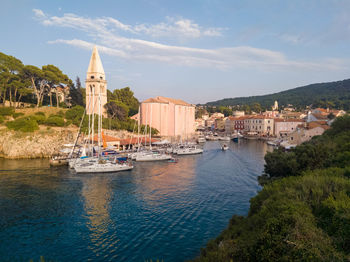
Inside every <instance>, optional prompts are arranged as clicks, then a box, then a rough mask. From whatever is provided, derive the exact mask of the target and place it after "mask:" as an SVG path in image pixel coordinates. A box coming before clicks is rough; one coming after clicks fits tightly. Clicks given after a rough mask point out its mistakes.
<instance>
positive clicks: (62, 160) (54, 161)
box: [50, 155, 68, 166]
mask: <svg viewBox="0 0 350 262" xmlns="http://www.w3.org/2000/svg"><path fill="white" fill-rule="evenodd" d="M65 165H68V158H67V157H66V156H60V155H56V156H52V158H51V159H50V166H65Z"/></svg>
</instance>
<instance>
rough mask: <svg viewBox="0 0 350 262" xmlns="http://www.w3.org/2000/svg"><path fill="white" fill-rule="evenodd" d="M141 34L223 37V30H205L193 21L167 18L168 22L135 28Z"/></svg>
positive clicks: (141, 25)
mask: <svg viewBox="0 0 350 262" xmlns="http://www.w3.org/2000/svg"><path fill="white" fill-rule="evenodd" d="M134 30H135V31H136V32H139V33H144V34H146V35H150V36H153V37H163V36H166V37H185V38H199V37H202V36H221V35H222V31H223V30H224V29H223V28H207V29H204V28H202V27H201V26H199V25H198V24H196V23H194V22H193V21H192V20H189V19H184V18H179V19H174V18H171V17H167V22H163V23H159V24H155V25H147V24H140V25H137V26H135V27H134Z"/></svg>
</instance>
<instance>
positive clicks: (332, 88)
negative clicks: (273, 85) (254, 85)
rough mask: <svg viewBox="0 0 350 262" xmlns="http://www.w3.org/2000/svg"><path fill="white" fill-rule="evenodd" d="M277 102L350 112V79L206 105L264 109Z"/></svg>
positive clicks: (228, 99)
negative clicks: (255, 106)
mask: <svg viewBox="0 0 350 262" xmlns="http://www.w3.org/2000/svg"><path fill="white" fill-rule="evenodd" d="M275 100H277V101H278V103H279V105H280V106H287V105H288V104H292V105H294V106H296V107H305V106H309V105H313V106H317V107H334V108H339V109H345V110H349V109H350V79H346V80H343V81H336V82H328V83H318V84H311V85H307V86H302V87H297V88H294V89H289V90H286V91H282V92H279V93H274V94H269V95H262V96H250V97H236V98H225V99H222V100H218V101H214V102H208V103H207V104H206V105H207V106H236V105H251V104H254V103H259V104H260V105H261V106H262V107H266V108H268V107H271V106H272V105H273V103H274V101H275Z"/></svg>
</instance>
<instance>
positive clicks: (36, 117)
mask: <svg viewBox="0 0 350 262" xmlns="http://www.w3.org/2000/svg"><path fill="white" fill-rule="evenodd" d="M28 117H29V118H30V119H32V120H35V121H36V122H37V123H38V124H39V125H43V124H45V122H46V117H45V114H44V115H42V114H35V115H30V116H28Z"/></svg>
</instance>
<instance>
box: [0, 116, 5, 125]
mask: <svg viewBox="0 0 350 262" xmlns="http://www.w3.org/2000/svg"><path fill="white" fill-rule="evenodd" d="M4 121H5V118H4V117H3V116H0V124H2V123H4Z"/></svg>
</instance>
